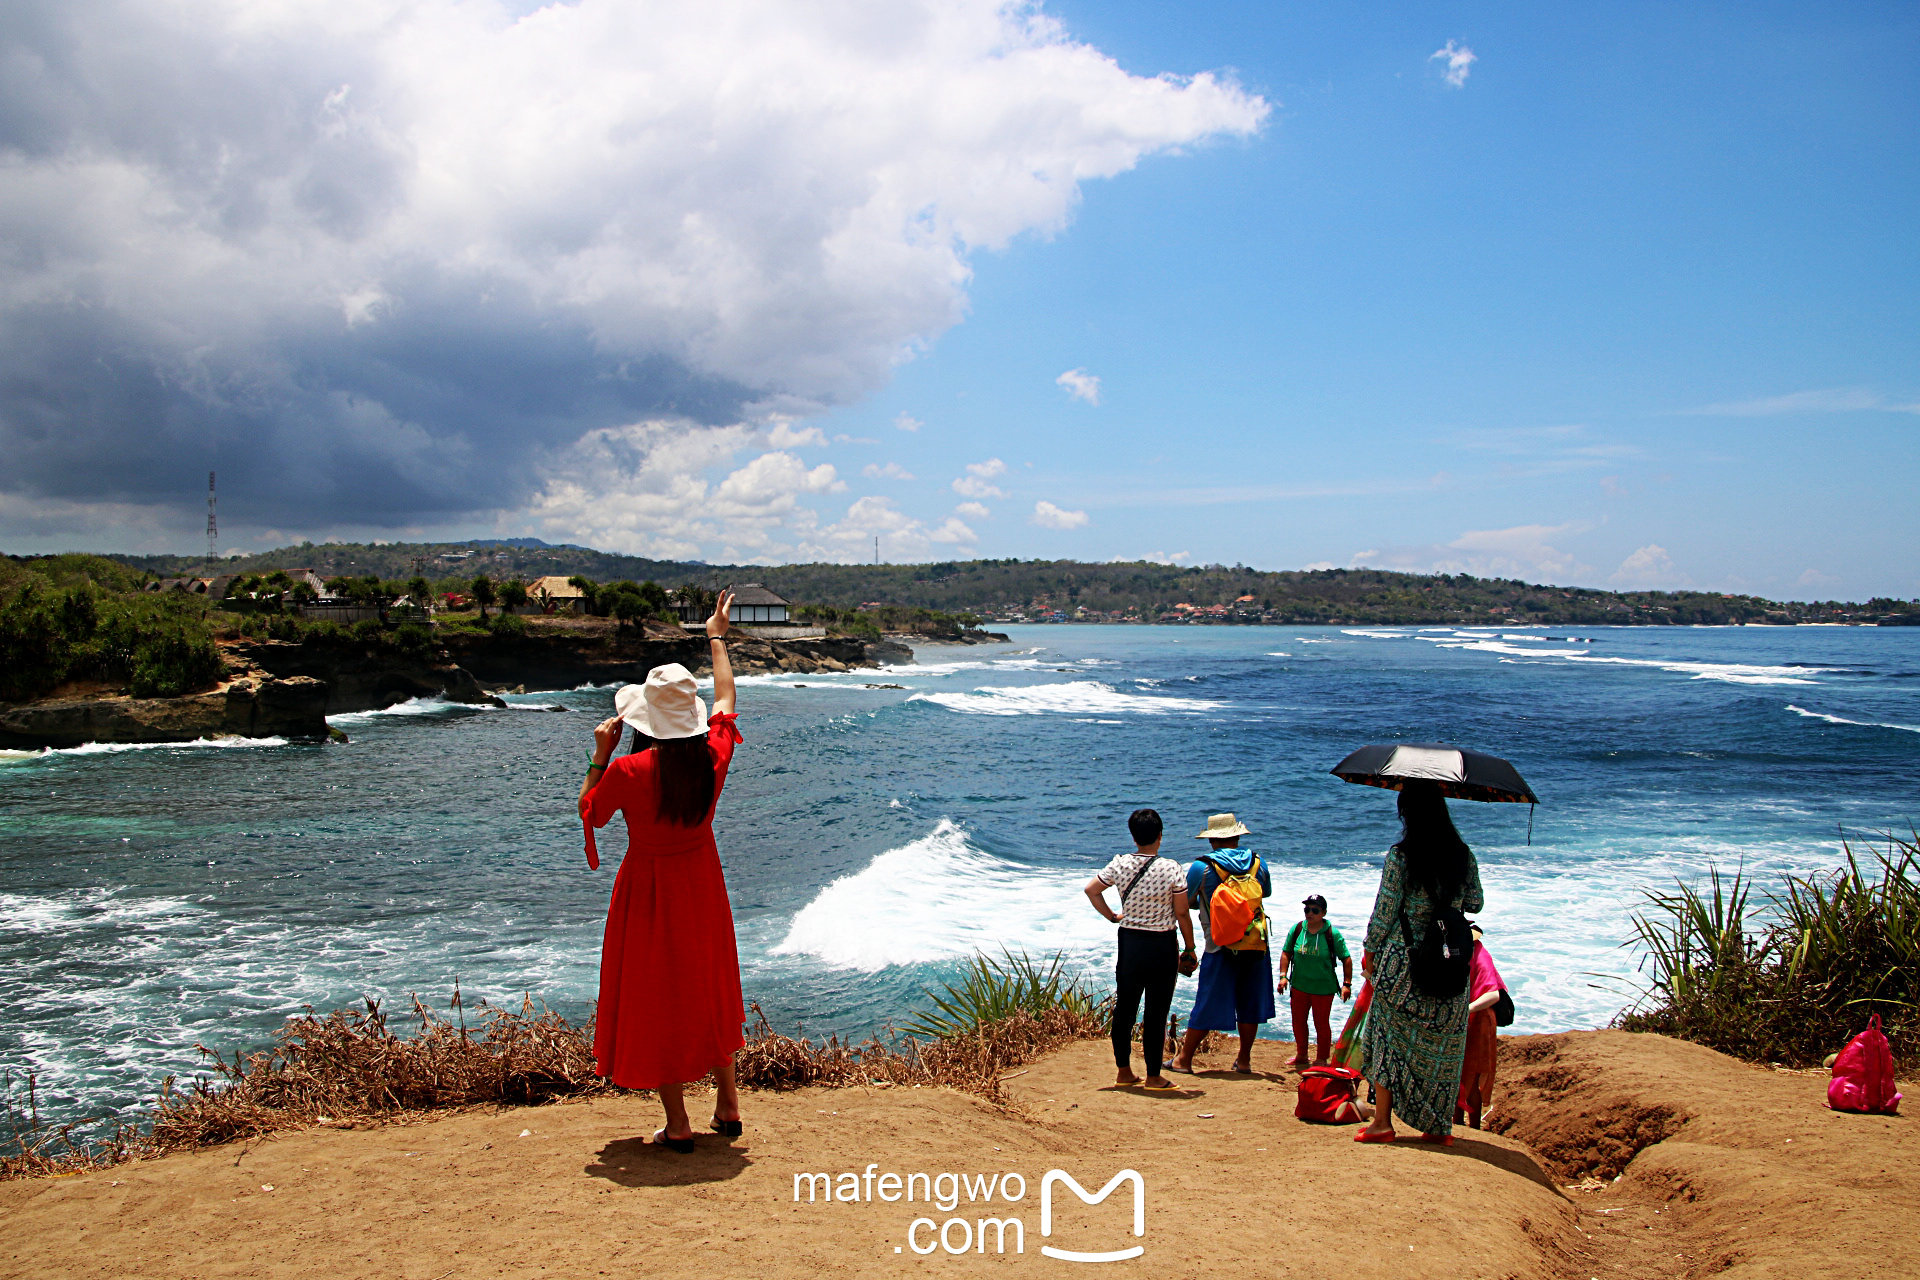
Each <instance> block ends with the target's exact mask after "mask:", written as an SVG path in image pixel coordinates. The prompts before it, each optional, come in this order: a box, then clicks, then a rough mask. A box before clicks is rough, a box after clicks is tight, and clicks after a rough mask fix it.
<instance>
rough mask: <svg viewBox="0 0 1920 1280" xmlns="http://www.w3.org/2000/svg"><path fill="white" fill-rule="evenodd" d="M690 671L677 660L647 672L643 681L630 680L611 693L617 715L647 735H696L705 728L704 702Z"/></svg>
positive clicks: (663, 736)
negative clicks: (642, 682)
mask: <svg viewBox="0 0 1920 1280" xmlns="http://www.w3.org/2000/svg"><path fill="white" fill-rule="evenodd" d="M698 688H699V684H698V682H697V681H695V680H694V678H693V672H691V671H689V670H687V669H686V668H685V667H683V666H681V665H680V664H679V663H677V662H669V663H667V664H666V665H665V666H664V667H655V668H654V669H653V670H651V671H649V672H647V682H646V683H645V684H630V685H626V686H625V687H623V688H622V689H621V690H620V692H618V693H616V694H614V695H613V709H614V711H615V712H616V713H617V714H618V715H619V717H620V718H621V719H622V720H624V721H626V722H627V723H628V724H630V725H632V726H633V727H634V728H635V729H636V730H638V731H639V732H641V733H644V734H646V735H647V736H648V737H649V738H657V739H666V740H672V739H674V738H697V737H699V736H700V735H701V734H703V733H705V732H706V731H707V704H706V703H704V702H702V701H700V696H699V694H698V693H697V692H695V691H696V690H697V689H698Z"/></svg>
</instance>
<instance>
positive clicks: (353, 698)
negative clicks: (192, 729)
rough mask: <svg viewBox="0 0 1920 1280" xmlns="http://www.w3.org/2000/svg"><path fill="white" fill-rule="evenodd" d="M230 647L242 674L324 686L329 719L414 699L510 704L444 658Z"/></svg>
mask: <svg viewBox="0 0 1920 1280" xmlns="http://www.w3.org/2000/svg"><path fill="white" fill-rule="evenodd" d="M225 649H226V658H227V661H228V662H229V663H230V664H231V665H233V666H235V667H238V668H240V669H242V670H245V671H249V672H257V673H260V674H263V675H268V676H275V677H279V678H281V679H293V678H296V677H299V678H305V679H311V680H316V681H319V682H321V683H323V684H324V685H325V686H326V690H327V700H326V714H327V715H339V714H341V713H342V712H347V711H379V710H382V709H384V708H386V707H391V706H393V705H395V704H396V703H401V702H405V701H407V700H408V699H410V698H444V699H445V700H447V701H448V702H465V703H470V704H472V705H475V706H493V707H498V706H504V705H506V704H505V703H503V702H501V701H500V699H498V698H496V697H494V696H493V695H492V694H490V693H488V692H487V691H486V690H485V689H483V688H481V687H480V682H479V681H478V680H477V679H475V678H474V675H473V673H472V672H471V671H469V670H467V669H466V668H465V667H462V666H461V665H460V664H459V663H458V662H450V661H448V660H447V659H446V658H445V657H444V656H441V655H440V654H433V653H430V654H427V655H423V656H420V657H412V656H408V655H406V654H400V653H394V652H392V651H390V650H383V649H367V648H361V647H359V646H341V645H308V644H298V643H294V642H290V641H281V640H251V641H241V642H237V643H230V644H228V645H226V646H225Z"/></svg>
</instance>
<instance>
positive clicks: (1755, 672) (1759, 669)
mask: <svg viewBox="0 0 1920 1280" xmlns="http://www.w3.org/2000/svg"><path fill="white" fill-rule="evenodd" d="M1567 661H1569V662H1607V663H1614V664H1616V665H1619V666H1627V667H1654V668H1656V669H1658V670H1661V671H1671V672H1673V673H1675V674H1676V675H1688V676H1692V677H1693V678H1694V679H1695V680H1724V681H1726V682H1727V683H1728V684H1819V683H1820V682H1819V681H1818V680H1809V679H1807V675H1808V673H1810V672H1818V671H1834V670H1837V669H1838V668H1835V667H1767V666H1757V665H1753V664H1750V663H1744V662H1674V661H1671V660H1668V659H1665V658H1615V657H1611V656H1594V657H1580V656H1578V655H1574V654H1569V655H1568V656H1567Z"/></svg>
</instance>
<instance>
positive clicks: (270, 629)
mask: <svg viewBox="0 0 1920 1280" xmlns="http://www.w3.org/2000/svg"><path fill="white" fill-rule="evenodd" d="M265 630H266V633H267V638H268V639H269V640H292V641H296V642H297V641H299V640H301V639H303V638H304V637H305V636H306V631H307V628H306V624H305V623H303V622H301V621H300V619H299V618H298V617H297V616H295V615H293V614H275V615H273V616H272V617H269V618H267V619H266V620H265Z"/></svg>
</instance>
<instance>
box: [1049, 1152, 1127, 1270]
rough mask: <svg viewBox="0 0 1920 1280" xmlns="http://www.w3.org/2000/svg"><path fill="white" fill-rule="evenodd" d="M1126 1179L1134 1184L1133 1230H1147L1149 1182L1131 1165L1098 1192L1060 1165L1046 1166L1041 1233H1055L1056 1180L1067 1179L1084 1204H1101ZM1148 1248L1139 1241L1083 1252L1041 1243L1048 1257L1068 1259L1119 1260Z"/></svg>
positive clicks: (1067, 1183)
mask: <svg viewBox="0 0 1920 1280" xmlns="http://www.w3.org/2000/svg"><path fill="white" fill-rule="evenodd" d="M1123 1182H1131V1183H1132V1184H1133V1234H1134V1235H1136V1236H1144V1235H1145V1234H1147V1184H1146V1182H1145V1181H1144V1180H1143V1179H1142V1178H1141V1177H1140V1175H1139V1174H1138V1173H1135V1172H1134V1171H1133V1170H1132V1169H1122V1170H1121V1171H1120V1172H1118V1173H1116V1174H1114V1175H1113V1180H1112V1181H1110V1182H1108V1183H1107V1185H1106V1186H1104V1187H1102V1188H1100V1190H1099V1192H1098V1194H1095V1195H1088V1194H1087V1189H1086V1188H1085V1187H1083V1186H1081V1185H1080V1184H1079V1183H1078V1182H1075V1181H1074V1180H1073V1175H1072V1174H1069V1173H1065V1172H1063V1171H1061V1170H1059V1169H1049V1170H1047V1176H1046V1177H1044V1178H1042V1179H1041V1180H1040V1234H1041V1236H1043V1237H1045V1236H1050V1235H1052V1234H1053V1187H1054V1184H1055V1183H1065V1184H1066V1185H1067V1186H1069V1187H1071V1188H1073V1194H1075V1195H1076V1196H1079V1197H1080V1201H1081V1203H1082V1204H1099V1203H1100V1202H1101V1201H1102V1200H1105V1199H1106V1198H1107V1197H1108V1196H1110V1195H1112V1194H1113V1189H1114V1188H1115V1187H1117V1186H1119V1185H1120V1184H1121V1183H1123ZM1146 1251H1147V1247H1146V1246H1145V1245H1141V1244H1137V1245H1134V1246H1133V1248H1131V1249H1115V1250H1113V1251H1112V1252H1110V1253H1081V1252H1079V1251H1077V1250H1073V1249H1056V1248H1054V1247H1053V1246H1052V1245H1050V1244H1043V1245H1041V1246H1040V1252H1041V1253H1044V1254H1046V1255H1047V1256H1048V1257H1049V1258H1059V1259H1061V1260H1062V1261H1065V1262H1119V1261H1122V1260H1123V1259H1126V1258H1137V1257H1139V1256H1140V1255H1141V1254H1143V1253H1145V1252H1146Z"/></svg>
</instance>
